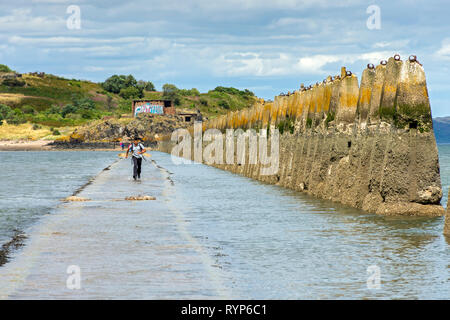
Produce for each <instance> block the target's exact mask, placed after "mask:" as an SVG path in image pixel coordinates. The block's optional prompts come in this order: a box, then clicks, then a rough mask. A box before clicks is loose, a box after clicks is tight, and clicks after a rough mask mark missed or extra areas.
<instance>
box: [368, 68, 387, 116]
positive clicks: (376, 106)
mask: <svg viewBox="0 0 450 320" xmlns="http://www.w3.org/2000/svg"><path fill="white" fill-rule="evenodd" d="M385 77H386V65H383V64H380V65H378V66H377V67H376V68H375V79H374V81H373V85H372V93H371V96H370V103H369V115H368V124H377V123H379V122H380V106H381V97H382V94H383V85H384V79H385Z"/></svg>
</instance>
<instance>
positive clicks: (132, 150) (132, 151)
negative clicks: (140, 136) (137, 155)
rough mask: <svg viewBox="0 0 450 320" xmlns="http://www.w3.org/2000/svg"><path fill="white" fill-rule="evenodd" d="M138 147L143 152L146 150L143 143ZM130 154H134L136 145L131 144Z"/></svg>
mask: <svg viewBox="0 0 450 320" xmlns="http://www.w3.org/2000/svg"><path fill="white" fill-rule="evenodd" d="M137 147H138V148H141V151H142V150H143V149H144V146H143V145H142V143H141V142H139V143H138V145H137ZM130 152H131V154H133V153H134V143H131V144H130Z"/></svg>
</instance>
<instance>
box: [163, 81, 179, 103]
mask: <svg viewBox="0 0 450 320" xmlns="http://www.w3.org/2000/svg"><path fill="white" fill-rule="evenodd" d="M163 98H164V99H168V100H172V101H173V102H174V103H175V105H177V106H178V105H180V103H181V98H180V89H178V88H177V87H176V86H175V85H173V84H169V83H166V84H165V85H163Z"/></svg>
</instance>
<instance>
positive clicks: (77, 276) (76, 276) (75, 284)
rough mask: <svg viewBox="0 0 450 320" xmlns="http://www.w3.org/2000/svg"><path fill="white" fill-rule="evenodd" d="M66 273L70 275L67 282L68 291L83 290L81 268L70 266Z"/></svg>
mask: <svg viewBox="0 0 450 320" xmlns="http://www.w3.org/2000/svg"><path fill="white" fill-rule="evenodd" d="M66 272H67V274H68V275H69V276H68V277H67V280H66V287H67V289H70V290H79V289H81V268H80V267H79V266H77V265H70V266H68V267H67V270H66Z"/></svg>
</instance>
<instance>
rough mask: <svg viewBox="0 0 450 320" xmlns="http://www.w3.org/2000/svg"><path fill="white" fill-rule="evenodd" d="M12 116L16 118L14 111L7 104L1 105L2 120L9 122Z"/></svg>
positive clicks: (0, 116) (0, 115)
mask: <svg viewBox="0 0 450 320" xmlns="http://www.w3.org/2000/svg"><path fill="white" fill-rule="evenodd" d="M12 116H14V112H13V111H12V109H11V108H10V107H9V106H7V105H5V104H0V119H2V120H8V119H9V118H11V117H12Z"/></svg>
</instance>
